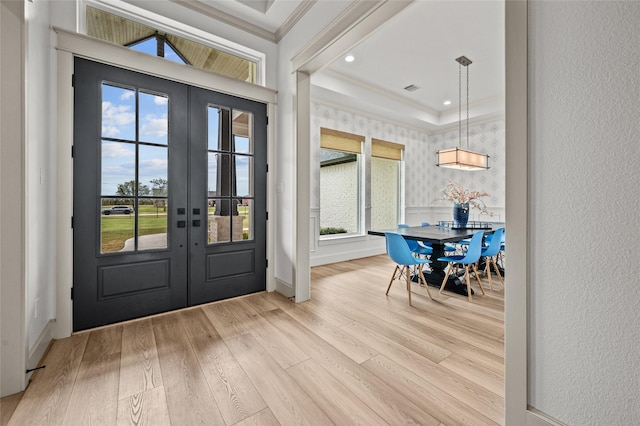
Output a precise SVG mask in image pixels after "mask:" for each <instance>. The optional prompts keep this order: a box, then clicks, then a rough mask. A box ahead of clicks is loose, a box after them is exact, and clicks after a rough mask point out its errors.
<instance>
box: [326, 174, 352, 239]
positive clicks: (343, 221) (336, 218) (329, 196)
mask: <svg viewBox="0 0 640 426" xmlns="http://www.w3.org/2000/svg"><path fill="white" fill-rule="evenodd" d="M320 180H321V182H322V183H321V185H320V227H321V228H325V227H332V228H344V229H346V230H347V232H357V231H358V190H359V188H358V163H357V162H355V161H352V162H350V163H343V164H336V165H334V166H326V167H322V168H320Z"/></svg>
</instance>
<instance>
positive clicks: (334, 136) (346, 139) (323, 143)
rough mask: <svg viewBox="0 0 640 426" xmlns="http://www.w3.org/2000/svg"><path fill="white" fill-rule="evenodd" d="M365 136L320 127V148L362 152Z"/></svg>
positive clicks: (355, 152)
mask: <svg viewBox="0 0 640 426" xmlns="http://www.w3.org/2000/svg"><path fill="white" fill-rule="evenodd" d="M362 142H364V136H360V135H354V134H353V133H347V132H340V131H338V130H331V129H325V128H323V127H321V128H320V148H325V149H334V150H336V151H344V152H353V153H354V154H362Z"/></svg>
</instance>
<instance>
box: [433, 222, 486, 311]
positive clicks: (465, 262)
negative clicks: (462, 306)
mask: <svg viewBox="0 0 640 426" xmlns="http://www.w3.org/2000/svg"><path fill="white" fill-rule="evenodd" d="M483 236H484V232H483V231H478V232H476V233H475V234H473V237H471V242H469V246H468V248H467V252H466V253H465V254H464V255H460V254H457V255H451V256H443V257H441V258H439V259H438V260H439V261H441V262H447V263H448V265H447V268H448V269H449V270H448V272H446V273H445V275H444V280H443V281H442V285H441V286H440V293H442V290H444V286H445V285H446V284H447V279H448V278H449V275H450V274H451V273H453V272H454V271H455V272H457V271H458V267H459V266H460V265H462V266H464V279H465V280H466V282H467V295H468V296H469V301H470V302H471V280H470V278H469V266H471V267H472V268H473V272H474V273H475V276H476V280H477V281H478V285H479V286H480V290H481V291H482V294H485V293H484V288H483V287H482V282H481V281H480V277H478V268H476V262H478V260H479V259H480V253H481V252H482V239H483ZM445 271H446V268H445Z"/></svg>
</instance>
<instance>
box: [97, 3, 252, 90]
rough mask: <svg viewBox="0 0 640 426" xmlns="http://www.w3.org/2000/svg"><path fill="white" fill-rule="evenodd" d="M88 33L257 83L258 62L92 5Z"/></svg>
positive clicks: (149, 52)
mask: <svg viewBox="0 0 640 426" xmlns="http://www.w3.org/2000/svg"><path fill="white" fill-rule="evenodd" d="M86 10H87V12H86V20H87V21H86V22H87V35H89V36H91V37H96V38H99V39H101V40H106V41H109V42H111V43H116V44H119V45H121V46H126V47H129V48H131V49H134V50H138V51H142V52H144V53H148V54H151V55H154V56H160V57H163V58H165V59H168V60H171V61H175V62H178V63H183V64H187V65H191V66H194V67H196V68H201V69H204V70H207V71H212V72H215V73H218V74H222V75H225V76H227V77H231V78H235V79H238V80H243V81H247V82H249V83H254V84H256V83H257V63H256V62H254V61H251V60H249V59H246V58H242V57H240V56H237V55H233V54H230V53H228V52H225V51H222V50H220V49H215V48H213V47H210V46H205V45H204V44H201V43H196V42H194V41H192V40H188V39H186V38H183V37H179V36H177V35H174V34H169V33H166V32H164V31H161V30H159V29H156V28H152V27H149V26H147V25H143V24H140V23H138V22H135V21H132V20H130V19H126V18H123V17H121V16H117V15H114V14H112V13H109V12H106V11H104V10H101V9H97V8H94V7H91V6H87V8H86Z"/></svg>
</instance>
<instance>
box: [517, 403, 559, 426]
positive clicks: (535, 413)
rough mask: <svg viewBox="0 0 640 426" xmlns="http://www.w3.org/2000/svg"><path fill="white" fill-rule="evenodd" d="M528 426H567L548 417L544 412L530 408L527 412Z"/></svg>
mask: <svg viewBox="0 0 640 426" xmlns="http://www.w3.org/2000/svg"><path fill="white" fill-rule="evenodd" d="M527 426H567V425H566V424H565V423H562V422H561V421H558V420H556V419H554V418H553V417H550V416H548V415H547V414H545V413H543V412H542V411H540V410H538V409H536V408H533V407H529V409H528V410H527Z"/></svg>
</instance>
